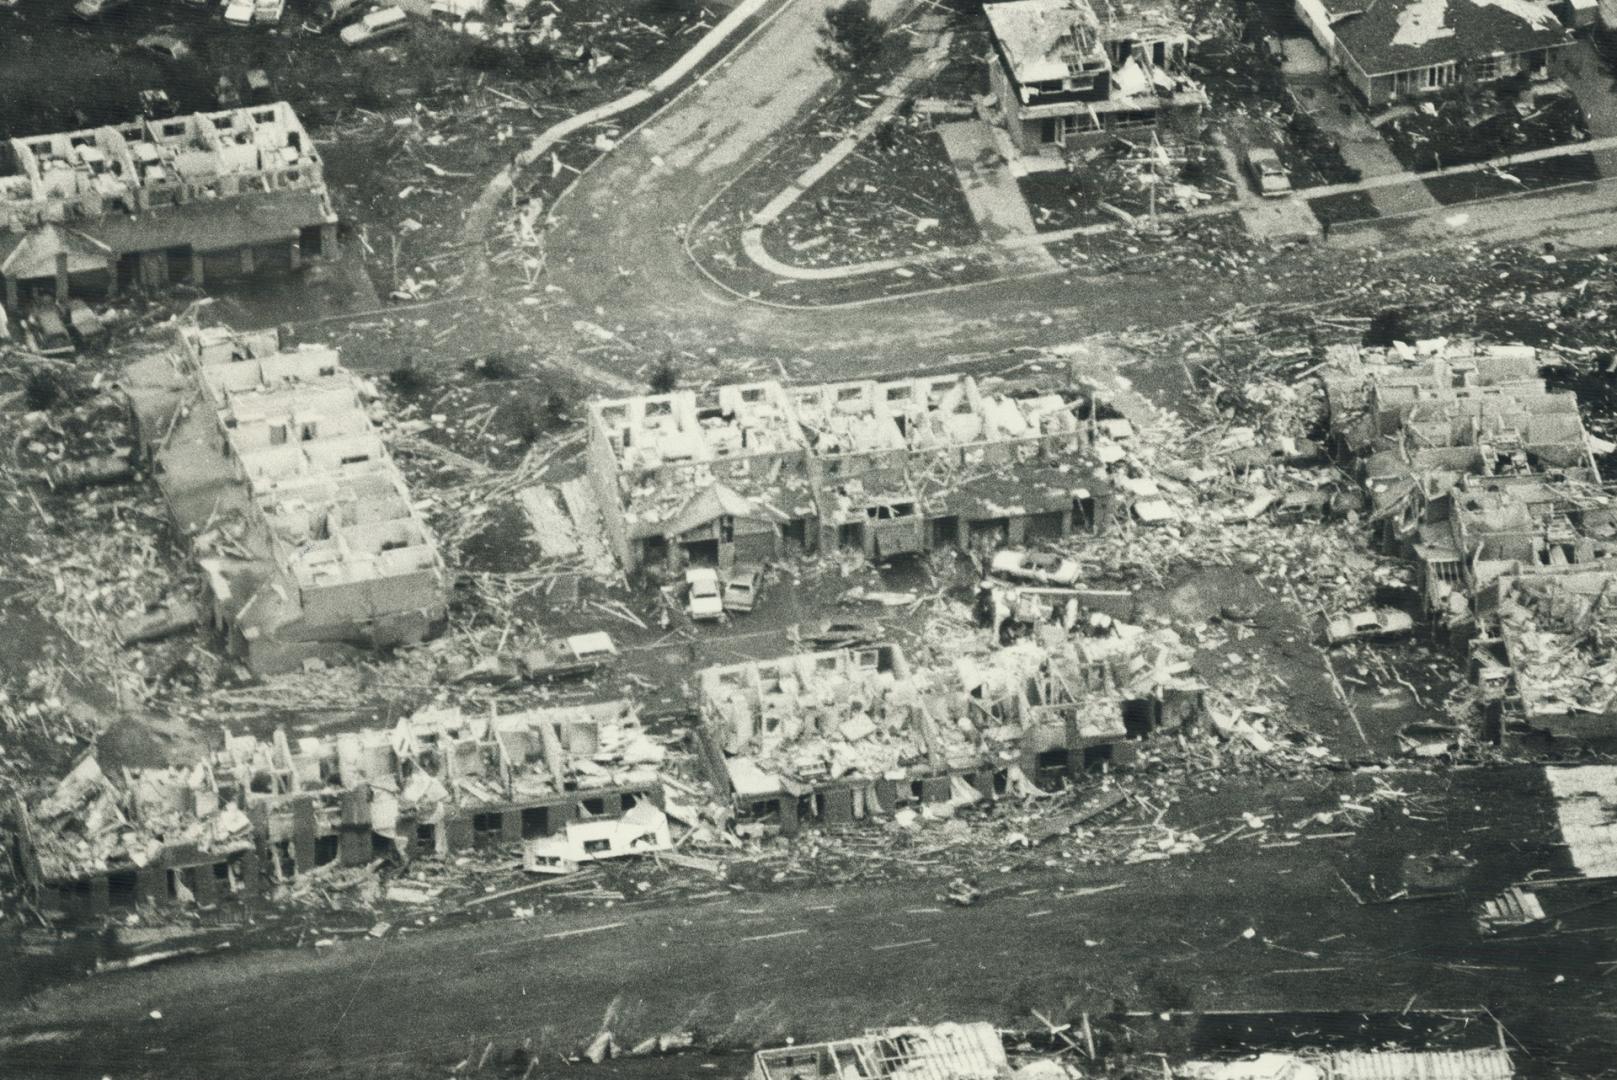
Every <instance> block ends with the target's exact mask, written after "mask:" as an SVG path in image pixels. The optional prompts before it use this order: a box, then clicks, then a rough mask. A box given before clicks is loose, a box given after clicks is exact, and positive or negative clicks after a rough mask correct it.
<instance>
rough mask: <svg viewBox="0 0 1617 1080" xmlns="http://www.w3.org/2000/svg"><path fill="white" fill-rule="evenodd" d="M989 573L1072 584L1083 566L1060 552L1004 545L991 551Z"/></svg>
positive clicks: (1041, 581) (1054, 583)
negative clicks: (1001, 549)
mask: <svg viewBox="0 0 1617 1080" xmlns="http://www.w3.org/2000/svg"><path fill="white" fill-rule="evenodd" d="M988 572H989V573H990V574H997V575H999V576H1000V577H1008V578H1015V579H1017V580H1018V581H1037V582H1039V583H1040V584H1043V585H1072V584H1074V583H1075V582H1077V580H1078V575H1079V574H1080V573H1081V572H1082V568H1081V567H1080V566H1079V565H1078V564H1077V563H1076V562H1074V561H1073V560H1072V559H1068V558H1065V557H1063V556H1061V555H1053V554H1051V553H1049V552H1045V551H1025V550H1023V549H1021V548H1006V549H1005V550H1004V551H996V552H995V553H994V558H993V559H992V560H991V561H990V562H989V564H988Z"/></svg>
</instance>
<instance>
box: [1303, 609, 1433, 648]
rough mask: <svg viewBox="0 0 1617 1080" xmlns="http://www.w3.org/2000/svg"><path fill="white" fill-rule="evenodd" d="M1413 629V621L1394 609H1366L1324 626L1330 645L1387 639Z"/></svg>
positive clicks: (1350, 613) (1326, 638) (1340, 616)
mask: <svg viewBox="0 0 1617 1080" xmlns="http://www.w3.org/2000/svg"><path fill="white" fill-rule="evenodd" d="M1413 629H1415V620H1414V619H1411V618H1410V617H1409V616H1408V615H1406V614H1405V613H1404V612H1402V611H1398V610H1397V609H1395V608H1367V609H1365V610H1364V611H1353V612H1349V613H1348V614H1346V615H1338V616H1337V617H1336V618H1334V619H1332V620H1330V621H1329V622H1327V623H1326V624H1325V640H1326V641H1328V642H1330V643H1331V644H1332V645H1339V644H1341V643H1342V642H1344V641H1356V640H1358V639H1361V638H1387V637H1397V636H1398V635H1401V634H1407V633H1409V632H1410V631H1411V630H1413Z"/></svg>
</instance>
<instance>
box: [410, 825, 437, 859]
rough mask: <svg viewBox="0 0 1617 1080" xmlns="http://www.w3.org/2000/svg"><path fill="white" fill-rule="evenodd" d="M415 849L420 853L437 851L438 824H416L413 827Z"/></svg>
mask: <svg viewBox="0 0 1617 1080" xmlns="http://www.w3.org/2000/svg"><path fill="white" fill-rule="evenodd" d="M415 849H416V852H417V853H418V854H421V855H435V854H437V852H438V826H436V825H417V826H416V827H415Z"/></svg>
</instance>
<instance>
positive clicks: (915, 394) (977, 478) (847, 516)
mask: <svg viewBox="0 0 1617 1080" xmlns="http://www.w3.org/2000/svg"><path fill="white" fill-rule="evenodd" d="M789 393H790V395H791V397H792V400H793V404H794V407H795V408H796V410H797V416H798V419H799V421H800V422H801V424H802V425H803V430H804V431H805V432H806V433H807V437H808V439H809V443H810V453H811V456H810V460H809V471H810V475H811V477H812V479H813V485H814V495H815V502H816V504H817V505H818V507H819V521H818V526H819V528H818V533H819V545H820V547H821V548H822V549H832V548H838V549H845V550H854V551H862V552H864V553H865V554H866V555H868V556H871V557H873V558H880V557H884V556H890V555H897V554H905V553H911V552H920V551H928V550H931V549H933V548H938V547H948V546H952V545H959V546H962V547H964V546H968V545H971V544H989V545H991V546H997V545H999V544H1004V543H1011V544H1019V543H1022V542H1024V541H1033V540H1048V539H1058V538H1060V537H1063V536H1067V535H1069V534H1070V533H1072V532H1073V531H1074V529H1080V530H1086V531H1087V530H1093V529H1095V528H1098V527H1099V523H1100V522H1101V521H1102V520H1103V519H1104V518H1105V517H1106V516H1107V515H1108V514H1109V513H1110V503H1109V501H1108V494H1109V489H1108V488H1107V486H1106V484H1105V482H1104V480H1103V479H1098V478H1097V476H1098V475H1103V470H1101V469H1099V467H1098V466H1093V465H1092V467H1091V468H1090V469H1088V470H1086V471H1085V472H1080V471H1078V470H1077V469H1076V468H1075V466H1077V465H1081V464H1083V463H1084V460H1085V459H1084V458H1083V457H1082V455H1083V454H1084V452H1085V451H1086V450H1087V449H1088V446H1089V437H1088V432H1087V430H1086V427H1085V425H1084V424H1083V423H1082V422H1081V421H1079V419H1078V418H1077V416H1076V414H1075V409H1076V408H1077V403H1076V402H1073V401H1070V400H1068V399H1067V398H1065V397H1063V396H1062V395H1060V394H1057V393H1042V394H1034V395H1031V396H1011V395H1010V394H1006V393H985V392H983V390H982V389H981V388H980V387H979V386H978V384H977V381H976V380H975V379H973V378H971V377H970V376H969V375H948V376H937V377H931V378H916V379H899V380H894V381H890V382H875V381H871V380H864V381H860V382H846V383H833V384H830V385H823V386H804V387H793V388H791V390H790V391H789Z"/></svg>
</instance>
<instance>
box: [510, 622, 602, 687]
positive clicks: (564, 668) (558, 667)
mask: <svg viewBox="0 0 1617 1080" xmlns="http://www.w3.org/2000/svg"><path fill="white" fill-rule="evenodd" d="M617 658H618V648H617V646H616V645H614V644H612V636H611V635H610V634H608V633H606V632H605V631H603V630H598V631H596V632H595V633H592V634H574V635H573V636H572V637H569V638H560V639H558V640H555V641H547V642H545V643H544V644H543V645H540V646H539V647H538V648H536V649H529V650H528V651H527V652H525V653H523V654H522V674H523V675H524V676H525V677H526V678H529V679H533V680H535V681H544V680H549V679H565V678H570V677H573V676H580V675H593V674H595V672H597V671H600V670H601V669H602V668H603V667H606V666H607V665H608V664H611V663H613V662H614V661H616V660H617Z"/></svg>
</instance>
